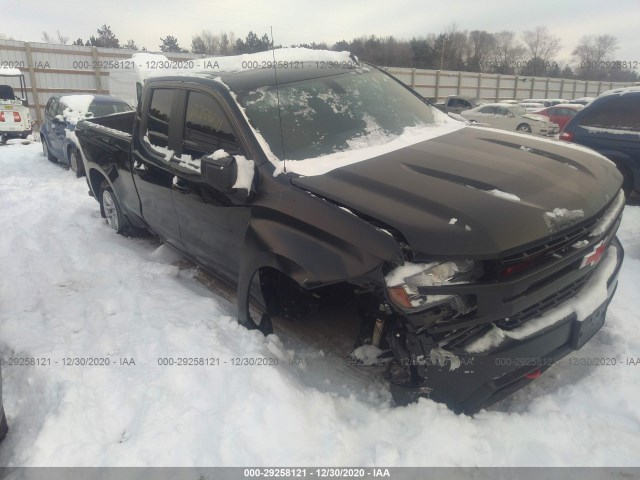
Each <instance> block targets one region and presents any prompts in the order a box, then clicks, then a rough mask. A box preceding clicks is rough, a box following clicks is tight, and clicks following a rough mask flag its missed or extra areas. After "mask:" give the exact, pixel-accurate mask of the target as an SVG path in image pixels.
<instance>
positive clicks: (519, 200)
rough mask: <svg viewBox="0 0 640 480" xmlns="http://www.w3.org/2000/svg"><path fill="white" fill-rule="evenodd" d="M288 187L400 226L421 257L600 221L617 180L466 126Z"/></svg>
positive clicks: (581, 158)
mask: <svg viewBox="0 0 640 480" xmlns="http://www.w3.org/2000/svg"><path fill="white" fill-rule="evenodd" d="M291 181H292V183H293V184H294V185H296V186H298V187H300V188H303V189H305V190H307V191H310V192H312V193H314V194H317V195H320V196H322V197H325V198H327V199H329V200H331V201H334V202H336V203H338V204H341V205H344V206H345V207H348V208H350V209H352V210H354V211H355V212H356V213H358V212H359V213H362V214H365V215H367V216H369V217H372V218H374V219H377V220H379V221H381V222H384V223H385V224H387V225H389V226H391V227H393V228H394V229H396V230H398V231H399V232H400V233H402V235H403V236H404V237H405V238H406V239H407V241H408V242H409V245H410V247H411V248H412V249H413V251H414V252H415V253H416V254H417V255H418V257H419V258H426V257H430V256H458V257H459V256H463V257H474V258H491V257H495V256H497V255H498V254H500V253H503V252H505V251H508V250H511V249H515V248H518V247H522V246H524V245H527V244H530V243H532V242H537V241H539V240H542V239H543V238H547V237H550V236H552V235H554V234H556V233H557V232H558V231H559V230H562V229H563V228H566V227H567V226H569V225H571V226H573V225H576V224H578V223H581V222H582V221H584V220H587V219H589V218H590V217H593V216H595V215H597V214H598V213H599V212H601V211H602V210H603V209H604V208H605V207H606V206H607V205H608V204H609V203H610V202H611V201H612V200H613V199H614V198H615V196H616V194H617V193H618V191H619V189H620V186H621V183H622V176H621V175H620V173H619V172H618V170H617V169H616V167H615V165H614V164H613V163H611V162H610V161H609V160H607V159H605V158H604V157H601V156H600V155H598V154H595V152H594V153H589V151H588V150H587V149H584V148H583V147H578V146H574V145H571V144H564V142H556V141H552V140H543V139H537V138H535V137H532V136H530V135H519V134H515V133H513V134H512V133H503V132H500V131H496V130H492V129H485V128H478V127H468V128H463V129H461V130H458V131H456V132H454V133H449V134H446V135H443V136H440V137H437V138H434V139H431V140H427V141H424V142H421V143H417V144H415V145H412V146H409V147H406V148H403V149H401V150H396V151H394V152H391V153H387V154H384V155H381V156H379V157H376V158H372V159H369V160H365V161H362V162H359V163H356V164H352V165H349V166H345V167H341V168H337V169H335V170H332V171H330V172H328V173H325V174H323V175H317V176H309V177H297V178H292V180H291ZM559 226H560V227H559Z"/></svg>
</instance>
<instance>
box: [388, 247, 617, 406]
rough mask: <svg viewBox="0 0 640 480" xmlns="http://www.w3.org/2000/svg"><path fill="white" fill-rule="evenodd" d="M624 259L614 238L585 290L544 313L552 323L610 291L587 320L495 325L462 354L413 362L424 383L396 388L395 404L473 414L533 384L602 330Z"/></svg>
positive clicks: (569, 318) (575, 318) (570, 316)
mask: <svg viewBox="0 0 640 480" xmlns="http://www.w3.org/2000/svg"><path fill="white" fill-rule="evenodd" d="M623 257H624V250H623V248H622V245H621V244H620V242H619V241H618V240H617V238H615V237H614V238H613V239H612V242H611V244H610V246H609V248H608V250H607V254H606V256H604V257H603V259H602V260H601V261H600V264H599V265H598V266H597V268H596V270H595V271H594V274H593V275H592V276H591V278H590V279H589V281H588V282H587V283H586V284H585V286H584V287H583V288H582V289H581V291H580V292H579V293H578V294H577V295H576V296H575V297H574V298H572V299H568V300H567V301H566V302H563V303H561V304H560V305H558V306H557V307H556V310H557V311H556V312H554V311H549V312H546V313H545V317H546V318H553V317H549V316H553V315H554V313H555V314H556V315H555V316H556V317H558V315H557V313H558V312H562V311H563V310H562V309H567V304H569V302H572V301H573V302H575V303H574V304H575V305H577V304H580V303H581V302H582V303H581V304H584V302H588V301H589V300H588V299H589V297H591V298H593V292H595V291H596V290H597V289H600V291H601V292H602V291H604V290H603V289H605V288H606V297H605V299H604V301H603V302H601V303H600V305H598V306H597V307H595V308H593V309H592V310H590V313H587V314H586V316H585V315H584V313H583V318H579V314H578V313H576V310H572V309H567V313H566V315H564V316H561V317H559V318H558V320H556V321H550V322H545V320H544V319H542V318H537V319H536V318H533V319H531V320H529V321H528V322H527V323H526V324H524V325H522V327H520V328H518V329H516V330H512V331H504V330H501V329H500V328H498V327H497V326H495V325H491V326H487V328H486V329H484V330H481V331H480V332H478V333H477V334H475V335H474V337H472V338H470V339H469V340H468V341H467V342H465V345H466V347H465V348H463V349H458V350H456V351H452V352H447V355H446V356H442V355H431V356H429V357H426V358H422V359H418V361H416V359H415V358H413V359H411V363H412V366H413V368H414V372H416V373H417V375H418V378H420V379H421V381H420V383H418V384H413V385H412V384H410V383H409V384H404V385H402V386H401V385H397V384H393V383H392V385H391V392H392V394H393V396H394V399H395V401H396V403H399V404H406V403H409V402H412V401H415V400H417V399H418V398H419V397H427V398H431V399H433V400H435V401H438V402H443V403H446V404H447V405H448V406H449V407H450V408H452V409H453V410H454V411H457V412H465V413H472V412H475V411H477V410H479V409H480V408H482V407H485V406H488V405H491V404H492V403H495V402H497V401H498V400H501V399H503V398H505V397H506V396H508V395H510V394H512V393H513V392H515V391H516V390H518V389H520V388H522V387H524V386H525V385H527V384H528V383H530V382H531V381H533V380H535V379H536V378H538V377H539V376H540V374H541V373H542V372H544V371H545V370H547V369H548V368H549V367H550V366H551V365H552V364H554V363H555V362H557V361H558V360H559V359H561V358H563V357H565V356H566V355H567V354H569V353H570V352H572V351H575V350H578V349H580V348H581V347H582V346H583V345H584V344H585V343H586V342H587V341H588V340H589V339H591V337H593V335H594V334H595V333H596V332H597V331H598V330H599V329H600V328H601V327H602V325H603V324H604V320H605V316H606V312H607V307H608V305H609V303H610V301H611V299H612V298H613V295H614V293H615V290H616V288H617V285H618V273H619V271H620V267H621V265H622V259H623ZM583 300H584V301H583ZM578 310H580V309H578ZM535 325H539V328H538V329H536V328H535ZM532 327H533V328H532Z"/></svg>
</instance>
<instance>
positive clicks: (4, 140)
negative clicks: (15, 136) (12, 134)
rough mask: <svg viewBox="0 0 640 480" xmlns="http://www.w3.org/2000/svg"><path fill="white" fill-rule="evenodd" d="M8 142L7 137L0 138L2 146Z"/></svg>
mask: <svg viewBox="0 0 640 480" xmlns="http://www.w3.org/2000/svg"><path fill="white" fill-rule="evenodd" d="M8 140H9V137H7V136H6V135H2V136H0V143H2V145H4V144H6V143H7V141H8Z"/></svg>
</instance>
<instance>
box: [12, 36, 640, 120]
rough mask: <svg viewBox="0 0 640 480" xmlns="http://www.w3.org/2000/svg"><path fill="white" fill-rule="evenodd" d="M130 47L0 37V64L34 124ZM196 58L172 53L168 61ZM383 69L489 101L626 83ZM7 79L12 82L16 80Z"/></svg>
mask: <svg viewBox="0 0 640 480" xmlns="http://www.w3.org/2000/svg"><path fill="white" fill-rule="evenodd" d="M133 53H135V52H134V51H132V50H122V49H114V48H96V47H82V46H70V45H51V44H45V43H28V42H19V41H14V40H0V67H3V66H4V67H15V68H19V69H20V70H21V71H22V73H24V75H25V80H26V84H27V89H28V92H27V98H28V100H29V105H30V107H31V114H32V117H33V118H34V120H35V121H36V123H37V124H38V125H39V124H40V122H41V121H42V112H43V110H44V106H45V105H46V103H47V100H48V99H49V96H51V94H53V93H96V94H100V93H102V94H108V93H109V70H110V67H109V61H114V60H122V59H126V58H130V57H131V55H132V54H133ZM197 57H199V56H198V55H194V54H188V53H172V54H170V55H169V56H168V58H169V59H170V60H174V61H178V62H179V61H180V60H188V59H193V58H197ZM387 71H388V72H389V73H391V74H392V75H394V76H395V77H397V78H398V79H399V80H401V81H402V82H404V83H405V84H407V85H408V86H410V87H411V88H413V89H415V90H416V91H417V92H418V93H420V94H421V95H423V96H424V97H428V98H434V99H439V98H443V97H446V96H447V95H468V96H470V97H480V98H486V99H490V100H500V99H523V98H567V99H573V98H578V97H584V96H593V97H595V96H597V95H598V94H600V93H601V92H604V91H606V90H610V89H613V88H617V87H623V86H628V85H631V83H620V82H617V83H616V82H595V81H591V82H589V81H583V80H564V79H559V78H539V77H525V76H514V75H489V74H481V73H470V72H449V71H439V70H422V69H415V68H413V69H412V68H393V67H392V68H388V69H387ZM9 83H10V84H11V85H12V86H14V87H17V86H18V83H17V80H16V81H11V80H10V81H9Z"/></svg>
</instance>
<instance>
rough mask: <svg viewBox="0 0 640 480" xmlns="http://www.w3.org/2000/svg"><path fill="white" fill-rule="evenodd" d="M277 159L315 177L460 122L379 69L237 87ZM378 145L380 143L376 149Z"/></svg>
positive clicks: (450, 128) (454, 127)
mask: <svg viewBox="0 0 640 480" xmlns="http://www.w3.org/2000/svg"><path fill="white" fill-rule="evenodd" d="M237 100H238V102H239V103H240V105H241V106H242V107H243V108H244V110H245V113H246V115H247V117H248V119H249V121H250V123H251V124H252V126H253V127H254V129H255V130H256V133H257V134H259V135H260V136H262V137H263V138H264V140H265V142H266V143H267V144H268V146H269V149H270V151H271V152H273V154H274V155H275V157H276V158H277V159H278V160H285V165H278V169H277V171H278V172H280V171H283V170H284V169H285V168H286V171H288V172H291V171H293V172H296V173H299V174H301V175H319V174H322V173H325V172H327V171H330V170H332V169H334V168H338V167H340V166H343V165H348V164H350V163H355V162H358V161H361V160H365V159H367V158H372V157H374V156H377V155H380V154H382V153H386V151H392V150H396V149H398V148H402V147H404V146H407V145H410V144H413V143H417V142H419V141H423V140H426V139H428V138H433V137H434V136H438V135H442V134H444V133H448V132H450V131H453V130H457V129H459V128H463V127H464V125H463V124H460V123H459V122H454V121H452V120H449V119H448V118H447V117H446V115H443V114H441V113H440V112H439V111H437V110H435V109H433V108H430V107H428V106H427V105H425V103H424V102H422V101H421V100H420V99H419V98H418V97H416V96H415V95H413V94H412V93H411V92H410V91H408V90H406V89H405V88H403V87H402V86H401V85H400V84H398V83H397V82H396V81H394V80H393V79H392V78H390V77H388V76H386V75H384V74H383V73H381V72H378V71H375V70H368V69H357V70H355V69H351V70H350V71H348V72H344V71H343V72H342V73H339V74H336V75H330V76H325V77H320V78H313V79H307V80H303V81H300V82H294V83H289V84H286V85H284V86H280V88H279V90H276V89H275V88H274V87H272V86H268V87H261V88H257V89H254V90H249V91H242V92H237ZM381 147H382V148H381Z"/></svg>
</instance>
